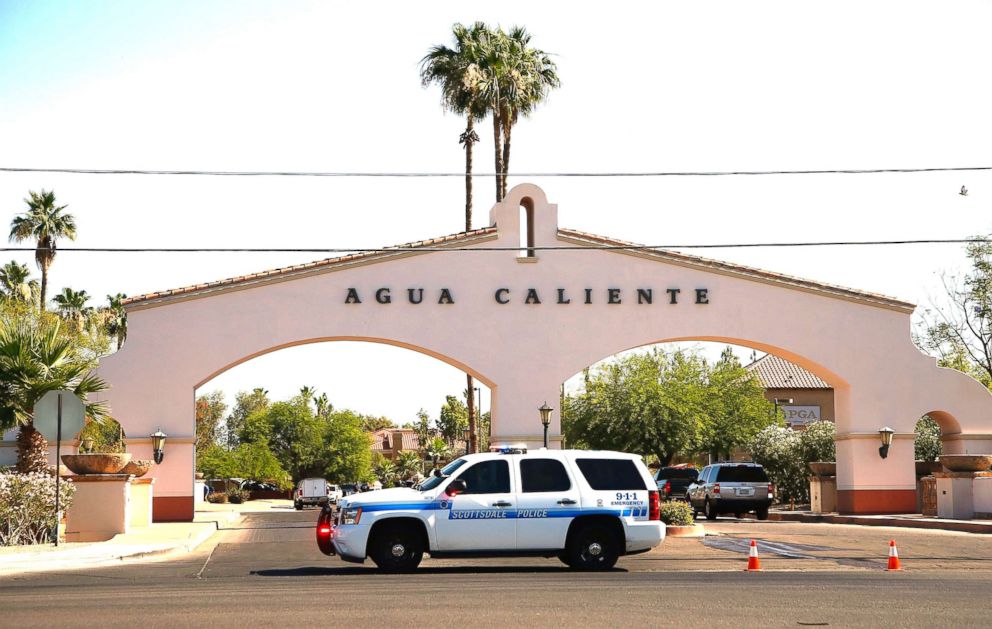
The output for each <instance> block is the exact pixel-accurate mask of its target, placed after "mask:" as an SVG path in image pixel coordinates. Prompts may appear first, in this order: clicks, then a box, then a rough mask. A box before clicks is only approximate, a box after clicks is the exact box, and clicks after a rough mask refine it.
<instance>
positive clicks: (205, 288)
mask: <svg viewBox="0 0 992 629" xmlns="http://www.w3.org/2000/svg"><path fill="white" fill-rule="evenodd" d="M495 236H496V228H495V227H483V228H482V229H474V230H472V231H470V232H459V233H457V234H450V235H447V236H441V237H439V238H431V239H429V240H418V241H416V242H408V243H406V244H402V245H395V246H394V247H389V249H393V248H395V249H396V250H395V251H392V250H390V251H370V252H367V253H353V254H350V255H346V256H338V257H336V258H325V259H323V260H316V261H314V262H306V263H304V264H296V265H293V266H287V267H282V268H279V269H272V270H269V271H261V272H259V273H252V274H250V275H239V276H237V277H230V278H227V279H223V280H218V281H216V282H207V283H203V284H194V285H192V286H184V287H182V288H173V289H170V290H164V291H158V292H154V293H146V294H144V295H137V296H135V297H129V298H128V299H125V300H124V305H125V306H136V305H139V304H142V303H145V302H152V301H159V300H164V299H167V298H170V297H182V296H186V295H193V294H197V293H207V292H213V291H215V290H222V289H225V288H229V287H232V286H236V285H245V284H257V283H267V282H270V281H273V280H278V279H283V278H285V277H287V276H294V275H309V274H311V273H314V272H319V271H324V270H333V269H334V268H335V267H347V266H352V265H355V264H364V263H368V262H372V261H380V260H388V259H390V258H395V257H397V256H405V255H410V254H411V253H416V251H413V252H411V251H408V250H409V249H418V248H423V247H438V246H447V245H463V244H468V243H470V242H474V241H478V240H489V239H491V238H493V237H495Z"/></svg>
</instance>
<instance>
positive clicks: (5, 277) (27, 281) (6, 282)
mask: <svg viewBox="0 0 992 629" xmlns="http://www.w3.org/2000/svg"><path fill="white" fill-rule="evenodd" d="M30 276H31V271H29V270H28V267H27V265H26V264H21V263H19V262H17V261H16V260H11V261H10V262H8V263H7V264H5V265H3V266H2V267H0V291H2V292H3V295H4V296H5V297H6V298H8V299H13V300H14V301H18V302H22V303H28V304H30V303H34V300H35V299H36V298H37V296H38V280H33V279H31V277H30Z"/></svg>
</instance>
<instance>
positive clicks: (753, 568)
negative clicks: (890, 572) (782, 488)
mask: <svg viewBox="0 0 992 629" xmlns="http://www.w3.org/2000/svg"><path fill="white" fill-rule="evenodd" d="M896 561H898V559H897V560H896ZM746 571H747V572H761V560H760V559H758V543H757V542H756V541H754V540H753V539H752V540H751V550H750V551H749V552H748V554H747V570H746Z"/></svg>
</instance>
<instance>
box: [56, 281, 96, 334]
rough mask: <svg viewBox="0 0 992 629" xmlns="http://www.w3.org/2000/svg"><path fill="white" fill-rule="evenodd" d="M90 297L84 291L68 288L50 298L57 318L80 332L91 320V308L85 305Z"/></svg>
mask: <svg viewBox="0 0 992 629" xmlns="http://www.w3.org/2000/svg"><path fill="white" fill-rule="evenodd" d="M89 299H90V296H89V295H88V294H86V291H84V290H80V291H75V290H72V289H71V288H69V287H65V288H63V289H62V292H61V293H59V294H58V295H56V296H55V297H54V298H52V301H53V302H55V306H56V310H57V311H58V313H59V316H60V317H62V319H64V320H65V321H66V322H67V323H71V324H72V325H73V326H74V327H75V328H76V330H77V331H79V332H82V331H83V330H84V329H85V328H86V325H87V324H88V323H89V322H90V321H91V320H92V318H93V308H91V307H89V306H87V305H86V302H87V301H89Z"/></svg>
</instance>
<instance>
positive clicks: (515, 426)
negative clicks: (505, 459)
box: [491, 376, 562, 448]
mask: <svg viewBox="0 0 992 629" xmlns="http://www.w3.org/2000/svg"><path fill="white" fill-rule="evenodd" d="M497 382H499V383H500V384H499V386H498V387H495V388H493V390H492V440H491V443H492V445H493V446H502V445H518V444H523V445H526V446H527V447H528V448H540V447H542V446H543V445H544V426H543V425H542V424H541V414H540V412H539V411H538V409H539V408H540V407H541V405H542V404H544V403H545V402H547V404H548V406H550V407H552V408H553V409H554V412H552V413H551V425H550V426H548V442H549V447H551V448H561V439H562V437H561V409H560V408H559V406H560V403H559V401H560V398H559V396H560V391H561V388H560V387H561V383H560V382H558V381H557V380H556V379H555V378H548V379H539V380H526V379H524V378H520V377H519V376H517V377H509V378H505V379H497Z"/></svg>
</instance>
